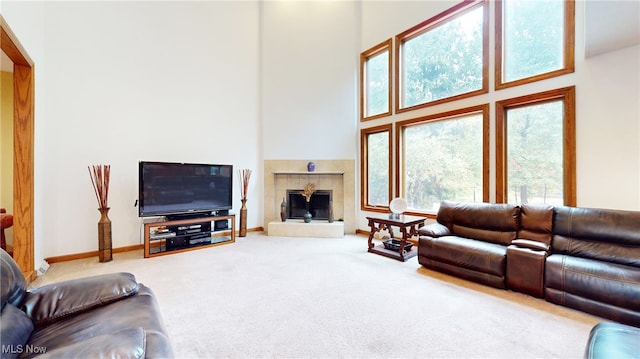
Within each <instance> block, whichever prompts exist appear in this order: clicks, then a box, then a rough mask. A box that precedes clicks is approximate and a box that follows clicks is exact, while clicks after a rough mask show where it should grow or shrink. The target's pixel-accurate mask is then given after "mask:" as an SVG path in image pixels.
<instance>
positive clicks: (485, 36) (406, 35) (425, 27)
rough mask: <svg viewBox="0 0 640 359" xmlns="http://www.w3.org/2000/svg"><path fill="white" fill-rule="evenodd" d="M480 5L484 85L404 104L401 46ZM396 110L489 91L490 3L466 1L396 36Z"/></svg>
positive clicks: (418, 107)
mask: <svg viewBox="0 0 640 359" xmlns="http://www.w3.org/2000/svg"><path fill="white" fill-rule="evenodd" d="M477 6H481V7H482V8H483V27H482V87H481V88H480V89H478V90H474V91H471V92H467V93H463V94H459V95H454V96H451V97H446V98H442V99H438V100H434V101H430V102H425V103H421V104H417V105H413V106H408V107H402V98H403V96H404V91H403V76H402V72H403V69H402V58H403V50H402V46H403V45H404V43H405V42H406V41H408V40H411V39H413V38H415V37H418V36H420V35H422V34H424V33H426V32H429V31H430V30H432V29H434V28H436V27H438V26H440V25H442V24H443V23H446V22H447V21H449V20H452V19H454V18H456V17H457V16H459V15H461V14H464V13H465V12H466V11H469V10H471V9H473V8H475V7H477ZM395 38H396V39H395V49H394V53H395V59H396V61H395V80H396V81H395V87H394V88H395V111H396V113H402V112H407V111H413V110H417V109H421V108H425V107H429V106H434V105H437V104H441V103H445V102H451V101H457V100H460V99H463V98H469V97H474V96H478V95H481V94H484V93H487V92H489V2H488V1H487V0H465V1H463V2H461V3H460V4H458V5H455V6H453V7H451V8H449V9H447V10H445V11H443V12H441V13H440V14H438V15H436V16H434V17H432V18H430V19H428V20H425V21H423V22H421V23H419V24H418V25H415V26H413V27H412V28H410V29H408V30H406V31H404V32H402V33H400V34H398V35H396V37H395Z"/></svg>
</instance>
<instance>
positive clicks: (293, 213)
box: [287, 189, 333, 220]
mask: <svg viewBox="0 0 640 359" xmlns="http://www.w3.org/2000/svg"><path fill="white" fill-rule="evenodd" d="M302 192H303V190H301V189H298V190H287V203H288V211H287V212H288V213H287V218H290V219H303V218H304V214H305V213H306V212H307V202H306V200H305V197H304V196H303V195H302ZM332 195H333V191H331V190H316V191H314V192H313V195H312V196H311V200H310V201H309V213H311V219H317V220H322V219H324V220H328V219H329V214H330V211H331V202H332Z"/></svg>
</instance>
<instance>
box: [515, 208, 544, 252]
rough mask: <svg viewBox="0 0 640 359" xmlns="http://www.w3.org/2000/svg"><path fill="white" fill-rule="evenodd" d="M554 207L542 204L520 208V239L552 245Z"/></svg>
mask: <svg viewBox="0 0 640 359" xmlns="http://www.w3.org/2000/svg"><path fill="white" fill-rule="evenodd" d="M552 229H553V207H551V206H548V205H542V204H523V205H521V206H520V230H519V231H518V238H520V239H528V240H532V241H537V242H541V243H544V244H545V245H547V246H549V245H551V238H552V236H553V234H552Z"/></svg>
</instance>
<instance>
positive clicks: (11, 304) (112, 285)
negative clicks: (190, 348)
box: [0, 250, 173, 359]
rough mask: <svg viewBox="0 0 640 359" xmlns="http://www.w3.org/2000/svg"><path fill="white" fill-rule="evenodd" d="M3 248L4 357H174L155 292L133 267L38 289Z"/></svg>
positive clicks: (0, 325) (0, 322) (0, 316)
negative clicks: (131, 272) (29, 281)
mask: <svg viewBox="0 0 640 359" xmlns="http://www.w3.org/2000/svg"><path fill="white" fill-rule="evenodd" d="M26 287H27V283H26V280H25V278H24V276H23V275H22V272H21V271H20V268H19V267H18V265H17V264H16V263H15V262H14V261H13V259H12V258H11V257H10V256H9V254H8V253H7V252H5V251H4V250H0V294H1V295H0V299H1V304H2V307H1V312H0V338H2V352H1V357H2V358H3V359H4V358H16V357H20V358H31V357H35V356H38V355H40V354H47V355H48V356H49V357H54V358H55V357H64V358H97V357H100V358H123V357H127V358H133V357H135V358H145V357H146V358H172V357H173V350H172V347H171V343H170V341H169V337H168V335H167V332H166V329H165V327H164V323H163V321H162V318H161V316H160V311H159V308H158V303H157V301H156V299H155V296H154V295H153V292H152V291H151V290H150V289H149V288H148V287H145V286H144V285H142V284H140V283H138V282H137V281H136V279H135V277H134V276H133V275H132V274H130V273H111V274H104V275H99V276H94V277H87V278H81V279H74V280H68V281H64V282H59V283H53V284H50V285H45V286H41V287H38V288H34V289H29V290H27V289H26Z"/></svg>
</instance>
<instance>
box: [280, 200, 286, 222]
mask: <svg viewBox="0 0 640 359" xmlns="http://www.w3.org/2000/svg"><path fill="white" fill-rule="evenodd" d="M280 219H281V220H282V222H286V221H287V201H285V199H284V197H282V203H281V204H280Z"/></svg>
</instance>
